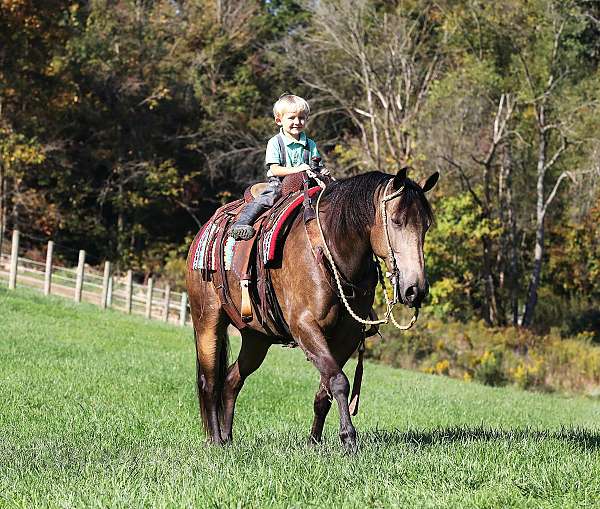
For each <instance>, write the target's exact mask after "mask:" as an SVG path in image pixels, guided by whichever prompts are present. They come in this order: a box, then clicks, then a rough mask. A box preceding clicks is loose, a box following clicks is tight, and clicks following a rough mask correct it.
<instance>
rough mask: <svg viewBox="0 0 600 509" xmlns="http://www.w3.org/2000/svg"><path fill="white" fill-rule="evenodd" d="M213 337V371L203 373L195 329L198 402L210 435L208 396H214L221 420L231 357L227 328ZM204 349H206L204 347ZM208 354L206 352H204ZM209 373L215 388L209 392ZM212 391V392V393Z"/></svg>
mask: <svg viewBox="0 0 600 509" xmlns="http://www.w3.org/2000/svg"><path fill="white" fill-rule="evenodd" d="M212 339H214V340H215V344H214V345H211V346H214V348H208V349H207V350H209V351H210V354H211V355H210V356H211V357H212V359H211V361H212V362H210V364H212V366H213V369H212V370H211V373H210V374H208V373H206V374H205V373H203V371H202V366H201V365H200V359H199V355H198V346H199V345H198V335H197V332H196V331H195V330H194V343H195V345H196V394H197V396H198V404H199V406H200V417H201V419H202V425H203V426H204V431H205V432H206V434H207V435H209V436H210V434H211V429H210V423H209V406H210V405H209V404H208V401H207V398H214V405H215V407H216V412H217V417H218V419H219V421H221V418H222V415H223V387H224V385H225V378H226V377H227V369H228V365H227V362H228V358H229V338H228V336H227V330H226V329H224V330H220V331H218V332H217V334H216V336H214V337H213V338H212ZM203 350H204V349H203ZM204 355H206V352H204ZM207 375H208V376H209V377H210V378H212V384H211V385H212V388H213V390H212V391H210V393H209V392H208V391H209V390H210V389H209V387H208V385H207V378H206V377H207ZM211 393H212V394H211Z"/></svg>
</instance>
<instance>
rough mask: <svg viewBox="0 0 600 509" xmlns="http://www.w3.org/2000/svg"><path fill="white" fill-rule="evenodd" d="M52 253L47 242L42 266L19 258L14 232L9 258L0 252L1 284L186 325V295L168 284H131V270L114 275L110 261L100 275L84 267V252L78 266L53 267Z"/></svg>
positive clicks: (92, 269)
mask: <svg viewBox="0 0 600 509" xmlns="http://www.w3.org/2000/svg"><path fill="white" fill-rule="evenodd" d="M0 247H1V246H0ZM53 254H54V243H53V242H52V241H49V242H48V245H47V248H46V262H45V263H41V262H38V261H35V260H30V259H28V258H25V257H22V256H19V232H18V231H17V230H15V231H13V234H12V245H11V252H10V255H8V254H3V253H2V252H0V284H7V285H8V288H9V289H14V288H16V287H17V285H19V286H21V285H23V286H27V287H30V288H35V289H37V290H40V291H42V292H44V295H60V296H62V297H67V298H72V299H73V300H74V301H75V302H82V301H85V302H90V303H93V304H96V305H98V306H100V307H101V308H103V309H106V308H111V309H117V310H119V311H123V312H125V313H129V314H132V313H133V314H139V315H143V316H145V317H146V318H148V319H158V320H162V321H164V322H172V323H178V324H179V325H181V326H184V325H189V320H188V316H189V313H188V302H187V294H186V293H185V292H174V291H171V289H170V287H169V285H168V284H167V285H166V286H164V287H158V286H157V285H156V286H155V285H154V281H153V279H152V278H148V283H147V284H146V285H140V284H138V283H135V282H134V281H133V274H132V272H131V270H128V271H127V272H126V273H125V274H121V275H117V274H113V272H112V267H111V263H110V262H105V263H104V270H103V271H102V272H99V271H98V270H97V269H94V268H92V267H90V266H89V265H86V263H85V251H83V250H81V251H79V260H78V263H77V267H62V266H61V267H59V266H54V264H53Z"/></svg>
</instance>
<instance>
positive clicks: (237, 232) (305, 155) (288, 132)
mask: <svg viewBox="0 0 600 509" xmlns="http://www.w3.org/2000/svg"><path fill="white" fill-rule="evenodd" d="M309 113H310V107H309V105H308V103H307V102H306V101H305V100H304V99H302V97H298V96H297V95H291V94H284V95H282V96H281V97H280V98H279V100H278V101H277V102H276V103H275V105H274V106H273V116H274V117H275V123H276V124H277V125H278V126H279V127H280V130H279V134H277V135H275V136H273V137H272V138H271V139H270V140H269V142H268V143H267V152H266V154H265V165H266V166H267V178H268V183H269V185H268V187H267V189H265V190H264V191H263V192H262V193H261V194H260V195H258V196H257V197H256V198H255V199H254V200H253V201H252V202H250V203H248V204H247V205H246V206H245V207H244V209H243V210H242V212H241V213H240V215H239V216H238V219H237V221H236V222H235V223H234V224H233V226H232V227H231V231H230V235H231V236H232V237H233V238H234V239H236V240H248V239H251V238H252V237H253V236H254V234H255V233H256V232H255V231H254V228H253V227H252V223H254V220H255V219H256V218H257V217H258V216H260V215H261V214H262V213H263V212H264V211H265V210H267V209H269V208H270V207H272V206H273V204H274V203H275V202H276V201H277V200H278V199H279V197H280V196H281V182H282V180H283V177H285V176H286V175H291V174H292V173H299V172H301V171H306V170H309V171H310V166H309V164H310V161H311V159H312V158H313V157H320V156H319V151H318V150H317V145H316V143H315V142H314V141H313V140H311V139H309V138H308V137H307V136H306V134H304V129H305V127H306V121H307V120H308V115H309ZM323 173H324V174H327V173H326V172H323Z"/></svg>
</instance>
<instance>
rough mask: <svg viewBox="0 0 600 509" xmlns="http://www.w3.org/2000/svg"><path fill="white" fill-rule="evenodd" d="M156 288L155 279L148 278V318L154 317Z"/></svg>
mask: <svg viewBox="0 0 600 509" xmlns="http://www.w3.org/2000/svg"><path fill="white" fill-rule="evenodd" d="M153 290H154V281H153V280H152V278H151V277H149V278H148V289H147V290H146V318H151V317H152V291H153Z"/></svg>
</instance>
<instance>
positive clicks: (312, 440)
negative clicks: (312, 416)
mask: <svg viewBox="0 0 600 509" xmlns="http://www.w3.org/2000/svg"><path fill="white" fill-rule="evenodd" d="M306 445H308V446H309V447H317V446H319V445H321V438H317V437H314V436H312V435H310V436H309V437H308V440H307V441H306Z"/></svg>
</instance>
